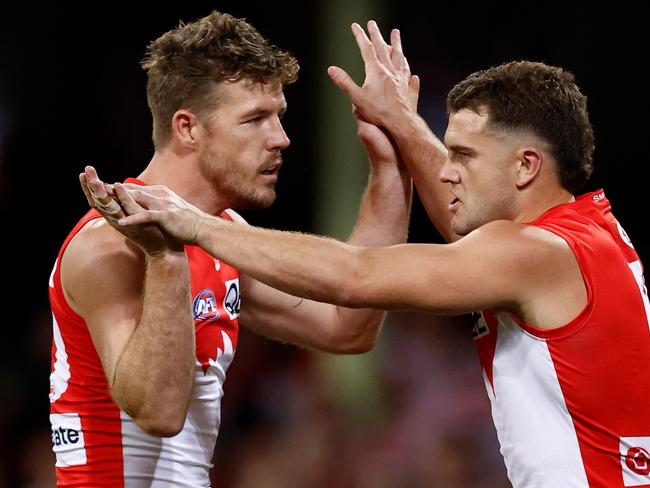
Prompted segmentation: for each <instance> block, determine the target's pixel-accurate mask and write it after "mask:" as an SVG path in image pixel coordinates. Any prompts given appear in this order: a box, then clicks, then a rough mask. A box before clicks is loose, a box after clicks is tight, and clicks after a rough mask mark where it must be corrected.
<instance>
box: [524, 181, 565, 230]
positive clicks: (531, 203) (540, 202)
mask: <svg viewBox="0 0 650 488" xmlns="http://www.w3.org/2000/svg"><path fill="white" fill-rule="evenodd" d="M573 201H575V197H574V196H573V194H572V193H569V192H568V191H567V190H565V189H564V188H562V187H561V186H560V185H553V186H551V187H550V188H549V187H548V186H547V187H546V188H544V189H543V191H531V192H530V193H529V194H528V195H527V198H526V204H525V205H524V206H523V208H522V211H521V212H519V215H518V217H517V218H516V219H515V221H516V222H531V221H533V220H535V219H537V218H538V217H539V216H540V215H542V214H543V213H544V212H546V211H547V210H549V209H551V208H553V207H556V206H558V205H561V204H563V203H569V202H573Z"/></svg>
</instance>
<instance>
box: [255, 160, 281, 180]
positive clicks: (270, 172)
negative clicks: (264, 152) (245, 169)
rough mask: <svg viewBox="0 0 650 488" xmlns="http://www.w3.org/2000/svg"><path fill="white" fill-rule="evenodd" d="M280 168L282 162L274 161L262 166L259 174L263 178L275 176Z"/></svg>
mask: <svg viewBox="0 0 650 488" xmlns="http://www.w3.org/2000/svg"><path fill="white" fill-rule="evenodd" d="M281 166H282V160H276V161H275V162H274V163H272V164H269V165H266V166H264V167H263V168H262V169H261V170H260V174H262V175H264V176H277V175H278V173H279V172H280V167H281Z"/></svg>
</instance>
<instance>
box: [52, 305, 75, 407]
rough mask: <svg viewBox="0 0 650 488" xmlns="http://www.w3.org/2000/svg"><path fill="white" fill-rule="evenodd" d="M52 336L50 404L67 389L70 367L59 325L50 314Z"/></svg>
mask: <svg viewBox="0 0 650 488" xmlns="http://www.w3.org/2000/svg"><path fill="white" fill-rule="evenodd" d="M52 334H53V336H54V339H53V340H54V346H55V347H56V353H55V357H56V361H54V366H53V367H52V373H51V374H50V403H54V402H55V401H57V400H58V399H59V398H61V395H63V394H64V393H65V391H66V390H67V389H68V380H70V365H69V364H68V354H67V353H66V352H65V343H64V342H63V337H62V336H61V329H59V324H58V323H57V321H56V318H55V317H54V314H52Z"/></svg>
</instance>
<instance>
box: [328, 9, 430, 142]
mask: <svg viewBox="0 0 650 488" xmlns="http://www.w3.org/2000/svg"><path fill="white" fill-rule="evenodd" d="M352 33H353V34H354V37H355V39H356V41H357V45H358V46H359V50H360V52H361V57H362V58H363V62H364V66H365V72H366V77H365V80H364V83H363V85H362V86H358V85H357V84H356V83H355V82H354V81H353V80H352V78H350V76H349V75H348V74H347V73H346V72H345V70H343V69H341V68H339V67H337V66H330V67H329V68H328V70H327V72H328V74H329V75H330V77H331V78H332V81H334V83H335V84H336V85H337V86H338V87H339V88H340V89H341V90H343V91H344V92H345V93H346V94H347V95H348V96H349V97H350V100H351V102H352V104H353V105H354V106H355V109H356V111H357V112H358V115H359V117H360V118H361V119H362V120H365V121H367V122H371V123H373V124H375V125H379V126H382V127H385V128H387V129H389V130H390V128H391V127H390V125H391V123H398V121H399V115H400V114H401V113H407V114H408V113H413V112H416V111H417V101H418V94H419V88H420V80H419V78H418V77H417V76H415V75H411V70H410V67H409V64H408V61H407V59H406V57H405V56H404V52H403V50H402V42H401V37H400V33H399V31H398V30H397V29H393V30H392V31H391V36H390V41H391V44H390V45H388V44H386V42H385V41H384V38H383V37H382V35H381V32H380V31H379V27H378V26H377V23H376V22H375V21H374V20H371V21H369V22H368V33H369V34H370V37H368V36H367V35H366V33H365V31H364V30H363V28H362V27H361V26H360V25H359V24H356V23H354V24H352Z"/></svg>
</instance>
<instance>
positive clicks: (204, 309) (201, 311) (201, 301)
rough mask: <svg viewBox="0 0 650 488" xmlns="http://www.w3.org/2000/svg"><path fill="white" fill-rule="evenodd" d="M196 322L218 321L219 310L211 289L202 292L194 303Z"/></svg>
mask: <svg viewBox="0 0 650 488" xmlns="http://www.w3.org/2000/svg"><path fill="white" fill-rule="evenodd" d="M192 309H193V310H194V319H195V320H217V319H218V318H219V309H218V308H217V300H216V298H215V296H214V292H213V291H212V290H210V289H209V288H206V289H204V290H201V291H200V292H199V293H198V295H196V297H194V301H193V302H192Z"/></svg>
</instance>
